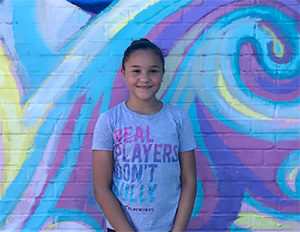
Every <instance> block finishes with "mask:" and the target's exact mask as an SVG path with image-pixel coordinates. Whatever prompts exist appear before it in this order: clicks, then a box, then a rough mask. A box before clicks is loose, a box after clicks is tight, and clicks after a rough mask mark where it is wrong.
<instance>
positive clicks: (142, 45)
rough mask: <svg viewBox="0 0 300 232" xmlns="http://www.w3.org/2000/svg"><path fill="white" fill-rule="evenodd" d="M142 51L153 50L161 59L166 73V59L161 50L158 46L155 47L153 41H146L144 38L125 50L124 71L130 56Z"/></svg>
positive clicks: (135, 41)
mask: <svg viewBox="0 0 300 232" xmlns="http://www.w3.org/2000/svg"><path fill="white" fill-rule="evenodd" d="M140 49H144V50H147V49H149V50H152V51H153V52H154V53H155V54H156V55H157V56H158V57H159V59H160V61H161V63H162V67H163V72H165V59H164V56H163V53H162V51H161V49H160V48H159V47H158V46H157V45H155V44H154V43H152V42H151V41H149V40H148V39H145V38H142V39H139V40H134V41H133V42H132V43H131V44H130V46H129V47H128V48H127V49H126V50H125V52H124V55H123V59H122V69H123V70H125V63H126V61H127V60H128V59H129V56H130V55H131V54H132V53H133V52H135V51H137V50H140Z"/></svg>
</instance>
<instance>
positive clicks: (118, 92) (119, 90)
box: [109, 67, 129, 108]
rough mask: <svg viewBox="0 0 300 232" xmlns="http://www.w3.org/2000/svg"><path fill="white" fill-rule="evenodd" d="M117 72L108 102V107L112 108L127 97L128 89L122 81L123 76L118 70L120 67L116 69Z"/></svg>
mask: <svg viewBox="0 0 300 232" xmlns="http://www.w3.org/2000/svg"><path fill="white" fill-rule="evenodd" d="M118 70H119V71H118V73H117V75H116V77H115V79H114V83H113V87H112V90H111V98H110V103H109V108H112V107H114V106H116V105H118V104H119V103H121V102H123V101H125V100H127V99H128V97H129V91H128V89H127V87H125V83H124V81H123V76H122V74H121V72H120V70H121V67H120V68H119V69H118Z"/></svg>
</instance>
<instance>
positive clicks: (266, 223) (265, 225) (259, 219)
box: [234, 212, 295, 231]
mask: <svg viewBox="0 0 300 232" xmlns="http://www.w3.org/2000/svg"><path fill="white" fill-rule="evenodd" d="M234 223H235V224H238V225H242V226H243V227H245V228H246V229H251V231H254V230H269V231H276V230H282V229H295V228H292V227H293V226H292V225H287V224H284V223H281V222H279V221H277V220H276V219H274V218H271V217H265V216H263V215H260V214H257V213H254V212H240V213H239V216H238V218H237V219H236V220H235V221H234Z"/></svg>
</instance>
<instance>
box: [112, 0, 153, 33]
mask: <svg viewBox="0 0 300 232" xmlns="http://www.w3.org/2000/svg"><path fill="white" fill-rule="evenodd" d="M157 2H159V0H154V1H150V2H149V3H148V4H145V6H144V7H141V8H140V9H139V10H138V11H136V12H134V13H130V14H129V17H128V18H127V19H126V20H125V21H124V22H123V23H121V24H120V25H119V26H118V27H117V28H116V29H115V30H113V31H112V32H111V33H110V34H109V38H112V37H113V36H114V35H115V34H117V33H118V32H119V31H120V30H121V29H122V28H123V27H125V26H126V25H127V24H128V22H129V21H130V20H132V19H133V18H134V17H135V16H136V15H137V14H139V13H140V12H142V11H143V10H145V9H146V8H147V7H149V6H151V5H153V4H155V3H157Z"/></svg>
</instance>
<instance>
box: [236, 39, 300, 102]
mask: <svg viewBox="0 0 300 232" xmlns="http://www.w3.org/2000/svg"><path fill="white" fill-rule="evenodd" d="M254 54H256V49H255V47H254V46H253V45H252V44H250V43H244V44H242V47H241V53H240V57H239V69H240V78H241V80H242V81H243V83H244V84H245V86H246V87H247V88H248V89H249V90H250V91H251V92H252V93H254V94H256V95H258V96H260V97H264V98H266V99H271V100H274V101H293V100H296V99H297V98H298V97H299V96H300V91H299V87H300V86H299V83H300V75H297V76H295V77H294V78H293V79H291V80H282V81H281V80H278V79H273V78H270V77H269V76H268V74H266V73H265V72H264V70H263V69H262V67H261V65H260V64H259V63H258V60H259V57H256V56H255V55H254ZM253 70H255V72H254V71H253Z"/></svg>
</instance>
